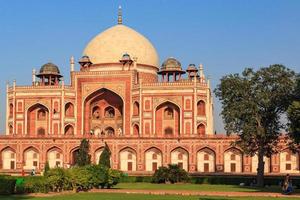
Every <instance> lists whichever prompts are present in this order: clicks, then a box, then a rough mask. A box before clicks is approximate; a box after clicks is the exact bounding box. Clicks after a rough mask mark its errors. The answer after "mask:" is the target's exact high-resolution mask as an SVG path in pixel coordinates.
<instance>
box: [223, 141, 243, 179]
mask: <svg viewBox="0 0 300 200" xmlns="http://www.w3.org/2000/svg"><path fill="white" fill-rule="evenodd" d="M242 167H243V152H242V151H241V150H240V149H238V148H236V147H229V148H228V149H226V150H225V151H224V172H230V173H241V172H242V171H243V169H242Z"/></svg>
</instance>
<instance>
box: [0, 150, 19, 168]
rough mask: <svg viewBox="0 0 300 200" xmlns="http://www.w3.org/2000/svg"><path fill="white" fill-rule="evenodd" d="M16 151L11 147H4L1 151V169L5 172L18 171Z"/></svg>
mask: <svg viewBox="0 0 300 200" xmlns="http://www.w3.org/2000/svg"><path fill="white" fill-rule="evenodd" d="M16 157H17V154H16V150H15V149H13V148H12V147H10V146H6V147H4V148H3V149H2V150H1V151H0V158H1V160H0V164H1V165H0V168H1V169H4V170H14V169H16V163H17V162H16V160H17V159H16Z"/></svg>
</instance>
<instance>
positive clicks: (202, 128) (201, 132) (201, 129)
mask: <svg viewBox="0 0 300 200" xmlns="http://www.w3.org/2000/svg"><path fill="white" fill-rule="evenodd" d="M205 129H206V128H205V125H204V124H203V123H200V124H198V125H197V134H198V135H199V136H205V135H206V131H205Z"/></svg>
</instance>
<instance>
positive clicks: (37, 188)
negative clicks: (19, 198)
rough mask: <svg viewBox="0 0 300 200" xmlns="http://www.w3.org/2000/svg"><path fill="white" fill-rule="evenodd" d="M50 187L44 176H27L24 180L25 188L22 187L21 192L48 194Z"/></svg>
mask: <svg viewBox="0 0 300 200" xmlns="http://www.w3.org/2000/svg"><path fill="white" fill-rule="evenodd" d="M48 191H49V187H48V184H47V179H46V178H45V177H43V176H27V177H26V178H25V180H24V188H22V186H20V188H19V191H17V192H19V193H20V192H23V193H36V192H42V193H47V192H48Z"/></svg>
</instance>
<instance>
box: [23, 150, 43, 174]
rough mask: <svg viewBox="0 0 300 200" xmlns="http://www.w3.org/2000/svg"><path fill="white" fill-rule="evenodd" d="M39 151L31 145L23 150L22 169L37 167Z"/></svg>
mask: <svg viewBox="0 0 300 200" xmlns="http://www.w3.org/2000/svg"><path fill="white" fill-rule="evenodd" d="M39 159H40V151H39V150H38V149H37V148H35V147H33V146H29V147H27V148H26V149H24V151H23V163H24V169H29V170H32V169H39V162H40V160H39Z"/></svg>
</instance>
